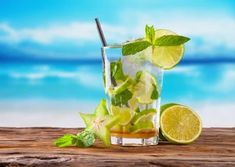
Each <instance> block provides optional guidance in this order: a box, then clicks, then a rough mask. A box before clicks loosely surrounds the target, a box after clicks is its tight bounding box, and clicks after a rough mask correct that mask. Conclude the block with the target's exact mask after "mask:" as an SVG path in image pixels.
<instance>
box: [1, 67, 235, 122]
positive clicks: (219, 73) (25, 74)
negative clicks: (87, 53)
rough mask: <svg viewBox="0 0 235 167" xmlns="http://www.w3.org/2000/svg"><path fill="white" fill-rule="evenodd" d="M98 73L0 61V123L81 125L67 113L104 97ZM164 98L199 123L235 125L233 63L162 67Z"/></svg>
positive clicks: (89, 106)
mask: <svg viewBox="0 0 235 167" xmlns="http://www.w3.org/2000/svg"><path fill="white" fill-rule="evenodd" d="M101 74H102V65H101V64H100V63H93V64H87V63H83V64H76V63H72V64H70V63H19V62H14V63H12V62H11V63H10V62H4V63H0V112H1V113H2V118H3V119H2V121H0V126H44V125H45V126H65V127H67V126H82V125H83V123H82V122H81V120H76V119H75V118H74V115H73V114H74V113H76V112H78V111H83V112H91V111H93V110H94V108H95V105H96V104H97V103H98V102H99V100H100V99H101V98H105V94H104V88H103V80H102V75H101ZM168 102H174V103H181V104H185V105H188V106H190V107H192V108H193V109H194V110H195V111H196V112H198V113H199V114H200V115H201V117H202V119H203V121H204V125H205V126H235V121H234V120H233V119H232V117H234V116H235V65H234V64H218V63H217V64H195V65H193V64H191V65H180V66H177V67H176V68H175V69H173V70H170V71H165V72H164V80H163V90H162V104H163V103H168ZM54 118H56V119H54ZM59 118H60V119H59ZM3 120H4V121H3ZM56 120H57V121H56ZM58 120H59V121H58Z"/></svg>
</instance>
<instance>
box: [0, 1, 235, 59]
mask: <svg viewBox="0 0 235 167" xmlns="http://www.w3.org/2000/svg"><path fill="white" fill-rule="evenodd" d="M234 8H235V1H233V0H224V1H219V0H214V1H213V0H207V1H203V0H197V1H196V0H194V1H185V0H178V1H176V0H166V1H156V0H129V1H128V2H127V1H125V0H120V1H114V0H111V1H107V0H106V1H105V0H99V1H98V0H93V1H92V0H87V1H76V0H67V1H65V0H41V1H30V0H21V1H16V0H8V1H2V2H1V5H0V48H1V51H0V56H1V57H4V56H5V57H9V56H17V55H18V56H25V55H27V56H31V57H43V58H44V57H46V58H48V57H49V58H83V59H86V58H99V56H100V49H99V47H100V41H99V37H98V35H97V31H96V27H95V24H94V18H95V17H99V18H100V20H101V22H102V25H103V29H104V31H105V35H106V38H107V41H108V42H109V43H118V42H123V41H125V40H127V39H133V38H136V37H140V36H142V35H143V33H144V26H145V24H150V25H151V24H153V25H155V26H156V27H158V28H167V29H170V30H173V31H175V32H177V33H179V34H182V35H186V36H189V37H190V38H191V39H192V40H191V41H190V43H188V44H187V50H186V55H187V56H186V58H198V57H199V58H200V57H201V58H207V57H210V58H214V57H234V52H235V32H234V29H235V11H234Z"/></svg>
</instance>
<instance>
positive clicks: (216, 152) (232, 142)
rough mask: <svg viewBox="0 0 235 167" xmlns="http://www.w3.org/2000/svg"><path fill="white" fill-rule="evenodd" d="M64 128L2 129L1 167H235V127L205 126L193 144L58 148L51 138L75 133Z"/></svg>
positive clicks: (73, 130) (162, 143)
mask: <svg viewBox="0 0 235 167" xmlns="http://www.w3.org/2000/svg"><path fill="white" fill-rule="evenodd" d="M76 132H77V130H76V129H65V128H0V167H2V166H9V167H12V166H46V167H49V166H57V167H60V166H82V167H83V166H91V167H93V166H111V167H114V166H128V167H130V166H164V167H165V166H175V167H184V166H197V167H198V166H216V167H221V166H231V167H235V128H206V129H203V131H202V135H201V136H200V138H199V139H198V140H197V141H196V142H195V143H193V144H190V145H173V144H169V143H166V142H161V143H160V144H159V145H157V146H149V147H119V146H112V147H111V148H104V147H102V145H101V144H100V143H99V142H98V143H96V145H95V146H93V147H92V148H85V149H82V148H75V147H70V148H63V149H61V148H57V147H55V146H53V145H52V141H53V140H54V139H55V138H57V137H59V136H61V135H63V134H65V133H76Z"/></svg>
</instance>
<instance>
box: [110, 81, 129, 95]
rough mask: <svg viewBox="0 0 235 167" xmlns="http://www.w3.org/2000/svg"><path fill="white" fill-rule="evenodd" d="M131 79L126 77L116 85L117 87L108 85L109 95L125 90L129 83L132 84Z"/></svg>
mask: <svg viewBox="0 0 235 167" xmlns="http://www.w3.org/2000/svg"><path fill="white" fill-rule="evenodd" d="M132 82H133V81H132V79H131V78H130V77H128V78H127V79H126V80H125V81H124V82H122V83H121V84H120V85H118V86H117V87H114V88H113V87H110V88H109V90H108V91H109V94H110V95H116V94H119V93H121V92H123V91H124V90H126V89H127V88H128V87H129V86H130V85H131V84H132Z"/></svg>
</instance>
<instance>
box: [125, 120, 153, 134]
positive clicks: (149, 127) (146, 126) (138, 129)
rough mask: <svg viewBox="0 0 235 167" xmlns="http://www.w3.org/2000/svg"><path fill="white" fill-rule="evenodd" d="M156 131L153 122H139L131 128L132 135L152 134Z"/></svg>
mask: <svg viewBox="0 0 235 167" xmlns="http://www.w3.org/2000/svg"><path fill="white" fill-rule="evenodd" d="M153 130H154V125H153V122H151V121H148V122H139V123H137V124H135V125H133V126H132V127H130V132H131V133H147V132H152V131H153Z"/></svg>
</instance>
